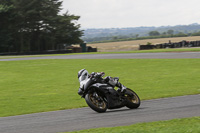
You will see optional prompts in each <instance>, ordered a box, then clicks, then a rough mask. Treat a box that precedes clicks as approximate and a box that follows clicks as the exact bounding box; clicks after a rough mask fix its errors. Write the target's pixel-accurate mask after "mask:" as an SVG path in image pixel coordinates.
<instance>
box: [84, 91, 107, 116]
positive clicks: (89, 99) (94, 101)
mask: <svg viewBox="0 0 200 133" xmlns="http://www.w3.org/2000/svg"><path fill="white" fill-rule="evenodd" d="M85 101H86V103H87V104H88V106H89V107H90V108H91V109H93V110H94V111H96V112H98V113H103V112H106V110H107V104H106V102H105V101H104V99H103V98H102V97H101V96H99V95H97V93H96V92H90V93H88V94H86V96H85Z"/></svg>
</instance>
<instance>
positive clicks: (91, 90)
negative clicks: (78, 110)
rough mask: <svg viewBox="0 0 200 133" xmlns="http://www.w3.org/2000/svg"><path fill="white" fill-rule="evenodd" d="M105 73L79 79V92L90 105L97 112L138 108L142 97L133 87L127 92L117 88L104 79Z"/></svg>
mask: <svg viewBox="0 0 200 133" xmlns="http://www.w3.org/2000/svg"><path fill="white" fill-rule="evenodd" d="M103 76H104V73H103V74H96V75H95V76H90V77H89V78H87V79H83V80H79V82H80V88H79V90H80V91H79V92H78V94H79V95H81V96H82V97H83V98H85V101H86V103H87V104H88V106H89V107H90V108H91V109H93V110H94V111H96V112H99V113H102V112H106V110H107V109H117V108H121V107H124V106H126V107H128V108H130V109H136V108H138V107H139V106H140V98H139V97H138V95H137V94H136V93H135V92H134V91H133V90H131V89H129V88H126V91H125V92H121V91H120V89H118V90H115V89H114V87H113V86H111V85H109V84H108V83H105V82H99V81H103Z"/></svg>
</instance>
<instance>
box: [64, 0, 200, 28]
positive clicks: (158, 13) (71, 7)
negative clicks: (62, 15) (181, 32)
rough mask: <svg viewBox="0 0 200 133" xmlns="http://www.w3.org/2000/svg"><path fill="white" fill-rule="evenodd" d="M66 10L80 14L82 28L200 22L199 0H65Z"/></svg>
mask: <svg viewBox="0 0 200 133" xmlns="http://www.w3.org/2000/svg"><path fill="white" fill-rule="evenodd" d="M67 10H68V11H69V13H70V14H74V15H78V16H81V18H80V19H79V21H78V23H79V24H81V28H125V27H140V26H167V25H171V26H173V25H179V24H181V25H187V24H192V23H200V0H63V10H62V12H65V11H67Z"/></svg>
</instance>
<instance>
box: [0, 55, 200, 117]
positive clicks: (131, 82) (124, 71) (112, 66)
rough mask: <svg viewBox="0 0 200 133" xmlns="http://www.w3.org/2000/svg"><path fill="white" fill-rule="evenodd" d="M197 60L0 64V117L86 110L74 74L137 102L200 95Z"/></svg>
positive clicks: (72, 61) (104, 60) (32, 61)
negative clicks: (93, 75) (119, 88)
mask: <svg viewBox="0 0 200 133" xmlns="http://www.w3.org/2000/svg"><path fill="white" fill-rule="evenodd" d="M199 66H200V59H98V60H92V59H86V60H79V59H77V60H26V61H10V62H0V75H1V76H0V92H1V93H0V101H1V102H0V117H3V116H11V115H20V114H28V113H35V112H46V111H52V110H62V109H70V108H79V107H85V106H87V105H86V103H85V101H84V99H81V98H80V96H79V95H78V94H77V91H78V87H79V82H78V79H77V72H78V71H79V70H80V69H82V68H86V69H87V70H88V71H89V72H92V71H104V72H105V73H106V76H118V77H119V78H120V82H121V83H122V84H124V85H125V86H127V87H129V88H132V89H133V90H135V91H136V92H137V94H138V95H139V96H140V98H141V99H142V100H144V99H154V98H162V97H172V96H179V95H189V94H199V93H200V85H199V83H200V74H199V73H200V69H199Z"/></svg>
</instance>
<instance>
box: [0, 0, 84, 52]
mask: <svg viewBox="0 0 200 133" xmlns="http://www.w3.org/2000/svg"><path fill="white" fill-rule="evenodd" d="M61 4H62V2H61V1H59V0H0V20H1V21H0V52H19V53H23V52H30V51H45V50H57V49H59V48H60V46H61V45H63V44H68V45H69V44H75V43H81V42H82V40H81V39H80V37H81V36H82V34H83V32H82V31H81V30H80V25H79V24H76V21H78V20H79V18H80V17H79V16H75V15H70V14H69V13H68V12H66V13H65V14H62V15H60V14H59V12H60V10H61Z"/></svg>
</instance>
